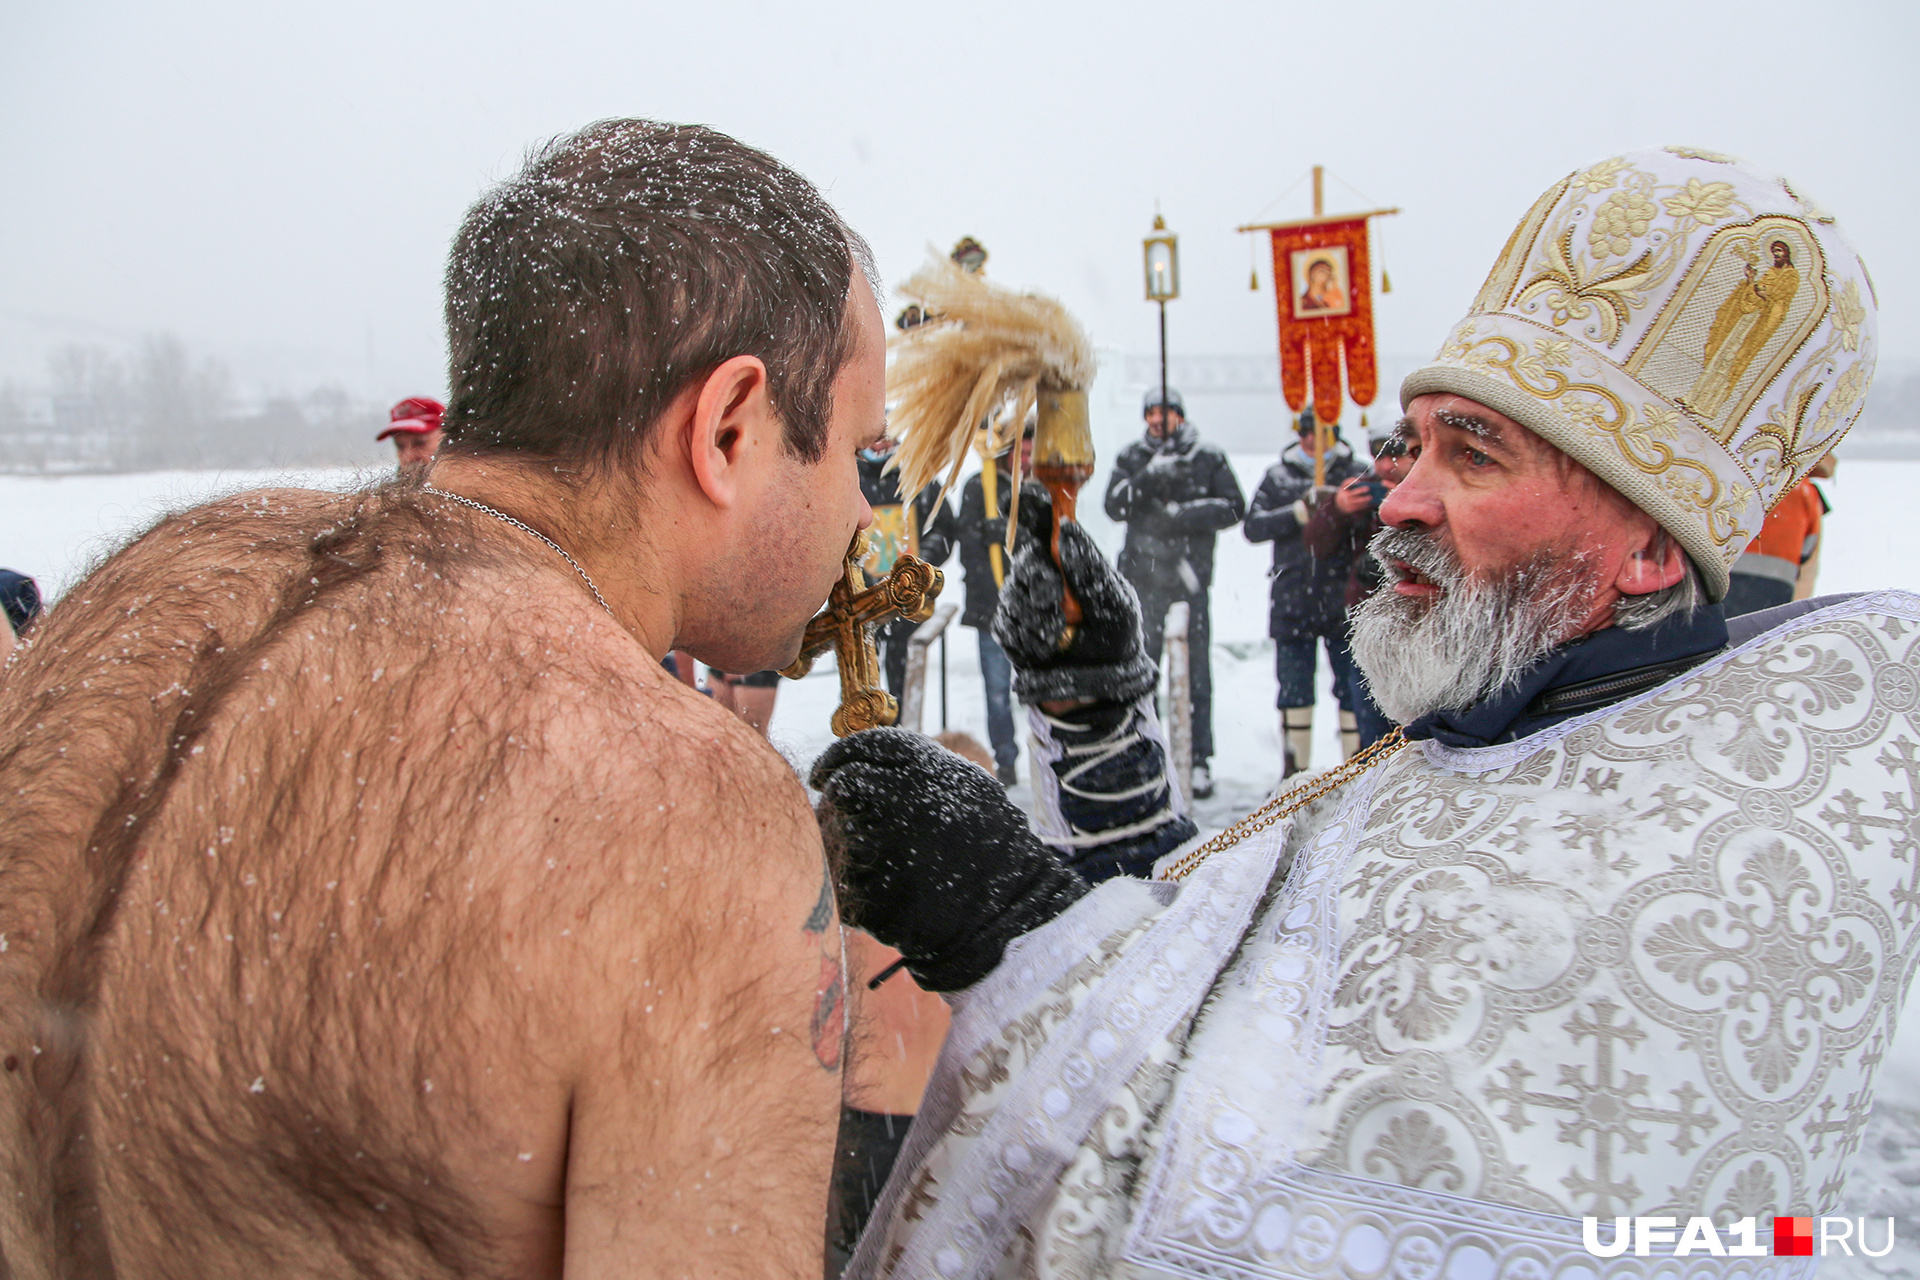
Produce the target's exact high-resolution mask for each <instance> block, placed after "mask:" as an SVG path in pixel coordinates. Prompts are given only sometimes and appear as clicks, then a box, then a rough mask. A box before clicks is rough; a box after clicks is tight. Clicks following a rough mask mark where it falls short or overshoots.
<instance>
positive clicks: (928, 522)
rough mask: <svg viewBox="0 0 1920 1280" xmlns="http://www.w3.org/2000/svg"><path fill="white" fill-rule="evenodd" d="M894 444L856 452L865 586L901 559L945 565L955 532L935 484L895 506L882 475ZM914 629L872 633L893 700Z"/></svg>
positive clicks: (891, 479) (888, 474) (893, 486)
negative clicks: (868, 513) (864, 516)
mask: <svg viewBox="0 0 1920 1280" xmlns="http://www.w3.org/2000/svg"><path fill="white" fill-rule="evenodd" d="M898 445H899V442H898V441H896V440H883V441H881V442H880V447H879V448H877V449H862V450H861V451H860V456H859V458H858V465H859V468H860V492H861V493H862V494H864V495H865V496H866V499H867V505H868V506H870V507H872V508H873V523H872V524H870V525H868V526H867V558H866V559H865V560H864V561H862V562H861V564H860V569H861V572H862V573H864V574H865V576H866V579H867V584H868V585H869V586H871V585H872V584H874V583H876V582H878V581H880V579H882V578H884V577H886V576H887V574H888V573H889V572H891V571H892V569H893V563H894V561H896V560H898V559H899V558H900V556H901V555H902V554H911V555H916V556H918V557H920V559H922V560H925V561H926V562H927V563H928V564H930V565H936V566H938V565H943V564H945V563H946V562H947V557H948V556H950V555H951V554H953V541H954V536H955V534H957V533H958V531H959V526H958V525H957V524H956V523H955V521H954V518H953V508H952V507H950V506H948V505H947V504H946V503H944V502H942V501H941V500H940V490H939V487H938V486H937V485H928V486H927V487H926V488H925V489H923V490H921V492H920V495H919V496H918V497H917V498H915V499H914V500H913V504H912V507H911V508H909V507H908V505H907V504H906V503H904V502H902V501H901V499H900V475H899V473H898V472H896V471H889V470H887V461H888V459H890V458H892V456H893V451H894V449H895V448H897V447H898ZM919 626H920V624H919V623H917V622H914V621H911V620H910V619H907V618H895V619H894V620H893V621H892V622H889V623H888V624H887V625H885V626H884V627H877V628H875V629H874V633H873V641H874V646H875V647H876V648H877V649H878V650H879V651H880V665H881V668H882V670H884V671H885V672H886V677H887V692H888V693H891V694H892V695H893V696H894V697H896V698H898V697H899V696H900V691H901V690H902V689H903V688H904V687H905V686H906V683H907V641H909V640H911V639H912V638H913V633H914V631H915V630H916V629H917V628H918V627H919Z"/></svg>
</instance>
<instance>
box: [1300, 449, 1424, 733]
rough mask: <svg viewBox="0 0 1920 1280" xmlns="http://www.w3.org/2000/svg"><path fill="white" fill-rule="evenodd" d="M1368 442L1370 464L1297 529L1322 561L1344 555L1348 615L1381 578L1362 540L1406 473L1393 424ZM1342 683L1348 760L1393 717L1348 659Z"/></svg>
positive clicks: (1370, 533)
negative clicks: (1350, 720)
mask: <svg viewBox="0 0 1920 1280" xmlns="http://www.w3.org/2000/svg"><path fill="white" fill-rule="evenodd" d="M1367 445H1368V447H1369V448H1370V449H1371V450H1372V451H1373V465H1372V466H1371V467H1369V468H1368V469H1367V470H1365V471H1363V472H1361V473H1360V474H1359V475H1357V476H1354V477H1353V478H1352V479H1350V480H1348V481H1347V482H1346V483H1344V484H1342V485H1341V486H1340V487H1339V488H1337V489H1335V490H1334V491H1333V496H1332V499H1331V500H1330V501H1327V502H1323V503H1321V504H1319V505H1318V506H1316V507H1314V508H1313V512H1312V514H1311V515H1309V516H1308V517H1307V523H1306V526H1305V527H1304V528H1303V529H1302V530H1301V531H1300V540H1301V541H1302V542H1303V543H1304V544H1305V545H1306V548H1307V550H1308V552H1310V553H1311V554H1312V555H1314V556H1316V557H1318V558H1319V559H1321V560H1337V559H1340V558H1342V557H1344V558H1345V559H1346V560H1347V563H1348V564H1349V565H1350V566H1351V568H1350V569H1349V570H1348V572H1347V589H1346V593H1345V597H1344V605H1345V609H1346V612H1347V614H1348V616H1349V617H1351V615H1352V613H1353V611H1354V609H1355V608H1356V607H1358V606H1359V604H1360V602H1361V601H1363V600H1365V599H1366V598H1367V597H1368V596H1370V595H1372V594H1373V593H1374V592H1375V591H1377V590H1379V589H1380V584H1381V583H1382V581H1384V580H1385V577H1386V570H1385V569H1384V568H1383V567H1382V565H1381V564H1380V562H1379V561H1378V560H1376V559H1375V558H1374V556H1373V553H1372V552H1371V551H1369V550H1368V549H1367V544H1369V543H1370V542H1372V541H1373V535H1374V534H1376V533H1378V532H1380V527H1381V526H1380V504H1381V502H1382V501H1384V500H1385V499H1386V496H1387V493H1388V491H1389V490H1391V489H1392V488H1393V487H1394V485H1396V484H1398V483H1399V482H1400V477H1401V476H1402V475H1404V474H1405V473H1406V459H1407V446H1406V442H1405V441H1404V440H1402V439H1401V437H1400V427H1399V424H1398V423H1388V424H1386V425H1383V426H1377V427H1374V428H1372V429H1371V430H1369V431H1368V432H1367ZM1346 688H1347V702H1346V705H1347V707H1348V708H1350V710H1351V712H1352V718H1353V724H1352V725H1351V726H1349V725H1348V724H1347V717H1346V716H1345V715H1342V716H1341V718H1340V749H1341V754H1342V755H1343V756H1346V757H1347V758H1349V759H1350V758H1352V756H1353V754H1354V753H1355V752H1356V751H1359V750H1360V749H1361V748H1363V747H1370V746H1372V745H1373V744H1374V743H1376V742H1378V741H1379V740H1380V739H1381V738H1384V737H1386V736H1387V734H1388V733H1389V732H1390V731H1391V730H1392V729H1393V721H1391V720H1389V719H1388V718H1387V715H1386V713H1385V712H1384V711H1382V710H1380V707H1379V704H1378V703H1376V702H1375V701H1374V699H1373V691H1372V690H1371V689H1369V688H1368V687H1367V678H1366V676H1365V675H1364V674H1363V673H1362V672H1361V670H1360V665H1359V664H1358V663H1355V662H1349V663H1348V664H1347V681H1346Z"/></svg>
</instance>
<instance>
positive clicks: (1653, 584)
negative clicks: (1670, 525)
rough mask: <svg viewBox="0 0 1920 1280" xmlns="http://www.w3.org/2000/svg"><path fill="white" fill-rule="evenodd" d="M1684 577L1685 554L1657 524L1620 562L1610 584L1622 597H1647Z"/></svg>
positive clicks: (1685, 568) (1685, 571)
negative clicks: (1635, 548) (1642, 543)
mask: <svg viewBox="0 0 1920 1280" xmlns="http://www.w3.org/2000/svg"><path fill="white" fill-rule="evenodd" d="M1686 576H1687V553H1686V551H1685V550H1684V549H1682V547H1681V546H1680V544H1679V543H1678V542H1676V541H1674V539H1673V535H1672V534H1670V533H1668V532H1667V531H1666V530H1665V529H1662V528H1661V527H1660V526H1659V525H1654V526H1653V532H1652V533H1651V534H1650V535H1649V536H1648V538H1647V540H1646V542H1645V544H1644V545H1642V546H1641V547H1640V548H1638V549H1637V550H1635V551H1633V552H1631V553H1629V554H1628V556H1627V558H1626V559H1625V560H1623V561H1621V563H1620V575H1619V577H1617V578H1615V579H1614V582H1613V585H1614V587H1615V588H1616V589H1618V590H1619V592H1620V594H1621V595H1623V596H1647V595H1652V594H1653V593H1654V592H1656V591H1664V590H1666V589H1667V588H1668V587H1670V586H1672V585H1673V584H1674V583H1676V582H1678V581H1680V579H1682V578H1684V577H1686Z"/></svg>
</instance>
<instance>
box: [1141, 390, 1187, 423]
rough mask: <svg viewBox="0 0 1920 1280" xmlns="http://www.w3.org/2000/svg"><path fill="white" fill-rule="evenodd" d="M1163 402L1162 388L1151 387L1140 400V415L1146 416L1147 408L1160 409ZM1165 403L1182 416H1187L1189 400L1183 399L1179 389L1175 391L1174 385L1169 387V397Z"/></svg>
mask: <svg viewBox="0 0 1920 1280" xmlns="http://www.w3.org/2000/svg"><path fill="white" fill-rule="evenodd" d="M1162 403H1163V402H1162V401H1161V399H1160V388H1158V387H1151V388H1149V389H1148V391H1147V394H1146V395H1145V396H1143V397H1141V400H1140V416H1141V417H1143V418H1144V417H1146V416H1147V410H1149V409H1158V408H1160V407H1161V406H1162ZM1164 404H1165V405H1166V406H1167V407H1169V408H1171V409H1172V410H1173V411H1174V412H1175V413H1177V414H1179V415H1180V416H1181V417H1183V418H1184V417H1186V416H1187V402H1186V401H1185V400H1182V399H1181V398H1180V393H1179V392H1178V391H1175V390H1174V389H1173V388H1172V387H1168V388H1167V398H1166V400H1165V401H1164Z"/></svg>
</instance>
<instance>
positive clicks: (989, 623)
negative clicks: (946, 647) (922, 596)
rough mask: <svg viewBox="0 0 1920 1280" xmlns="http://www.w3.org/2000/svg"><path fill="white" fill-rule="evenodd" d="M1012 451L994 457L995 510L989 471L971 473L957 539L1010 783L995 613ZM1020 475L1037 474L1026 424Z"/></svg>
mask: <svg viewBox="0 0 1920 1280" xmlns="http://www.w3.org/2000/svg"><path fill="white" fill-rule="evenodd" d="M1012 452H1013V450H1012V449H1010V448H1009V449H1008V450H1007V452H1006V453H1003V454H1001V455H999V456H998V457H996V458H995V459H994V460H993V462H994V485H993V489H994V493H993V503H992V506H993V510H992V512H991V513H989V511H988V502H987V492H986V483H985V480H986V473H985V472H984V471H979V472H975V473H974V474H973V475H970V476H968V477H967V481H966V484H965V485H963V486H962V487H961V490H960V519H959V522H958V529H957V533H956V536H955V541H956V542H958V543H959V547H960V567H961V569H962V570H964V571H965V574H966V579H967V602H966V607H965V608H964V609H963V610H962V611H961V613H960V621H961V622H962V623H963V624H964V625H966V626H969V627H973V628H974V629H975V630H976V632H977V634H978V635H979V639H980V678H981V680H982V681H983V682H984V683H985V685H986V694H987V739H988V741H989V742H990V743H991V744H992V747H993V760H994V769H995V772H996V773H997V774H998V775H999V777H1000V781H1001V782H1002V783H1004V784H1006V785H1007V786H1012V785H1013V784H1014V783H1015V782H1017V781H1018V780H1019V773H1018V764H1019V758H1020V747H1019V744H1018V743H1017V742H1016V741H1015V739H1014V731H1013V664H1012V663H1010V662H1009V661H1008V660H1007V654H1006V651H1005V650H1004V649H1002V648H1001V647H1000V643H999V641H997V640H995V639H994V638H993V619H994V615H995V614H997V613H999V611H1000V588H1001V586H1002V585H1003V584H1004V583H1005V582H1006V577H1007V571H1008V569H1009V568H1010V567H1011V563H1012V562H1011V557H1009V556H1008V555H1007V550H1006V537H1007V512H1008V511H1009V510H1011V508H1012V506H1013V477H1012V474H1011V471H1010V469H1011V466H1012V458H1011V455H1012ZM1020 474H1021V476H1022V477H1025V476H1029V475H1031V474H1033V428H1032V427H1031V426H1028V427H1027V428H1026V430H1025V433H1024V434H1023V436H1022V437H1021V440H1020Z"/></svg>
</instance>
